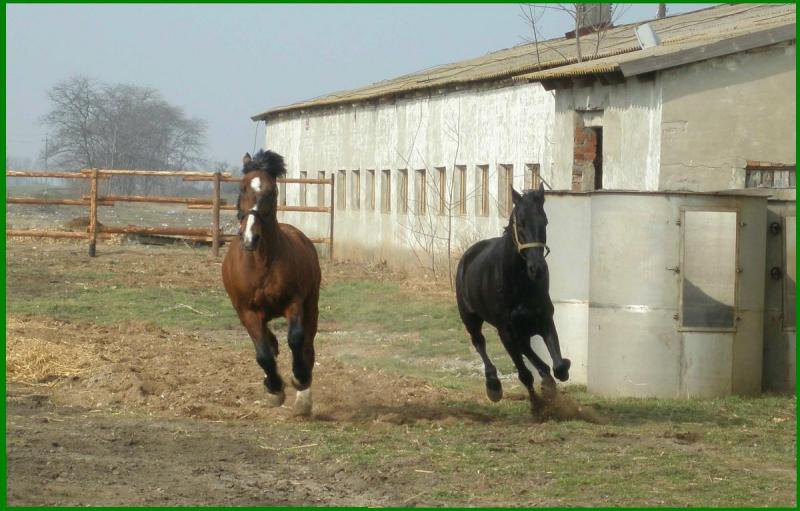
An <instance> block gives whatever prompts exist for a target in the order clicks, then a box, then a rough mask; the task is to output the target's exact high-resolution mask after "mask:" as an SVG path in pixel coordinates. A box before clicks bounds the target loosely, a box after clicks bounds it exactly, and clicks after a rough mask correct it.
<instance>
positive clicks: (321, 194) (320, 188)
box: [317, 171, 325, 208]
mask: <svg viewBox="0 0 800 511" xmlns="http://www.w3.org/2000/svg"><path fill="white" fill-rule="evenodd" d="M317 177H318V178H319V179H323V180H324V179H325V172H324V171H320V172H318V173H317ZM323 206H325V185H324V184H322V183H319V184H318V185H317V207H320V208H321V207H323Z"/></svg>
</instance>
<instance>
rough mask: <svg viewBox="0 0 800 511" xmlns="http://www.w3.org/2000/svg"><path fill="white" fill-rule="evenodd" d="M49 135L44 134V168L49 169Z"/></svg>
mask: <svg viewBox="0 0 800 511" xmlns="http://www.w3.org/2000/svg"><path fill="white" fill-rule="evenodd" d="M48 142H49V140H48V135H45V136H44V170H48V168H47V154H48V149H49V147H48Z"/></svg>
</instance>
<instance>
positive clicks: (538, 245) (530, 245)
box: [511, 213, 550, 257]
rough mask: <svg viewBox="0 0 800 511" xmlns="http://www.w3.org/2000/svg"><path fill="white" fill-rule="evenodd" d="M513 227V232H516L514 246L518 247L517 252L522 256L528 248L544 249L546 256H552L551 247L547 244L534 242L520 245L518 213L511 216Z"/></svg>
mask: <svg viewBox="0 0 800 511" xmlns="http://www.w3.org/2000/svg"><path fill="white" fill-rule="evenodd" d="M511 225H512V231H513V232H514V244H515V245H516V246H517V252H519V253H520V255H522V251H523V250H525V249H526V248H544V250H545V253H544V256H545V257H547V256H548V255H550V247H548V246H547V245H546V244H544V243H542V242H541V241H532V242H530V243H520V242H519V234H518V233H517V215H516V213H514V214H512V215H511Z"/></svg>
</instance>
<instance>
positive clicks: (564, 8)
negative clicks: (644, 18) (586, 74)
mask: <svg viewBox="0 0 800 511" xmlns="http://www.w3.org/2000/svg"><path fill="white" fill-rule="evenodd" d="M603 5H606V4H521V5H520V17H521V18H522V19H523V20H524V21H525V23H526V24H527V25H528V26H529V27H530V30H531V34H532V36H530V37H527V36H525V37H523V39H525V40H527V41H529V42H532V43H534V45H535V53H536V58H537V63H538V64H539V65H540V66H541V65H542V62H541V56H540V52H541V49H542V48H546V49H549V50H552V51H554V52H556V53H558V54H559V55H560V56H561V57H562V58H564V59H565V60H566V59H568V58H569V56H568V55H565V54H564V53H563V52H562V51H560V50H559V49H558V48H557V47H556V46H554V45H552V44H550V43H548V42H547V40H546V39H545V38H544V37H542V30H541V26H542V20H543V18H544V17H545V15H546V14H547V13H550V12H552V13H555V14H557V15H563V16H568V17H569V18H570V19H571V21H572V26H573V27H574V33H575V54H576V59H577V61H578V62H582V61H583V60H584V59H586V58H589V59H591V58H594V57H595V56H596V55H597V54H598V53H599V52H600V46H601V43H602V41H603V39H604V37H605V35H606V33H607V31H608V28H610V27H612V26H614V24H615V23H616V22H618V21H619V18H621V17H622V16H623V15H624V14H625V12H626V11H627V10H628V8H629V6H628V5H625V4H607V5H608V6H609V17H608V21H606V22H601V23H593V24H591V25H589V21H591V20H593V19H600V16H598V14H599V9H600V8H601V6H603ZM587 25H588V26H589V27H590V32H589V33H587V34H584V33H583V30H582V29H584V30H585V29H586V27H587ZM582 39H587V40H588V41H589V44H592V43H593V45H594V49H593V51H592V53H591V54H584V46H583V45H582V43H581V40H582Z"/></svg>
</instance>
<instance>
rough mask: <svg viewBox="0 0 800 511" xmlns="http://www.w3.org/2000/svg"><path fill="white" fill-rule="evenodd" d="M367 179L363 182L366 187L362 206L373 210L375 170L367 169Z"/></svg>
mask: <svg viewBox="0 0 800 511" xmlns="http://www.w3.org/2000/svg"><path fill="white" fill-rule="evenodd" d="M366 178H367V181H366V183H365V185H366V189H365V190H364V191H365V196H364V208H366V209H368V210H370V211H374V210H375V170H367V176H366Z"/></svg>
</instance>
